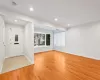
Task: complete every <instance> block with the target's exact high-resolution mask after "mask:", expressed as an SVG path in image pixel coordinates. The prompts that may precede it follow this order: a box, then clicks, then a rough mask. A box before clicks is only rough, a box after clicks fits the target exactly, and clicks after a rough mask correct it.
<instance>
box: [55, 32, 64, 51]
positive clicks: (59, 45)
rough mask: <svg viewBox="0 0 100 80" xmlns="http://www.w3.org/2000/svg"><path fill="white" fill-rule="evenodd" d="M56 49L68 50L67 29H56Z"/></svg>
mask: <svg viewBox="0 0 100 80" xmlns="http://www.w3.org/2000/svg"><path fill="white" fill-rule="evenodd" d="M54 50H57V51H61V52H66V31H65V30H64V31H62V30H60V31H54Z"/></svg>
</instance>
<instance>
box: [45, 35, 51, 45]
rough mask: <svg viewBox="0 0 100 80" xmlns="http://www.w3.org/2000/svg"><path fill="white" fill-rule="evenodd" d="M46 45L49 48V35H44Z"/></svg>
mask: <svg viewBox="0 0 100 80" xmlns="http://www.w3.org/2000/svg"><path fill="white" fill-rule="evenodd" d="M46 45H47V46H50V34H46Z"/></svg>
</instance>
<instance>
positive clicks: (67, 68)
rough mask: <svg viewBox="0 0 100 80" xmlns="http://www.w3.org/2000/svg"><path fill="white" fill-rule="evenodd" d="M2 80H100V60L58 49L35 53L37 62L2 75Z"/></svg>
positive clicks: (0, 76) (0, 79) (0, 77)
mask: <svg viewBox="0 0 100 80" xmlns="http://www.w3.org/2000/svg"><path fill="white" fill-rule="evenodd" d="M0 80H100V61H99V60H98V61H97V60H93V59H89V58H84V57H80V56H76V55H72V54H67V53H66V54H65V53H62V52H58V51H48V52H42V53H35V64H34V65H30V66H27V67H24V68H21V69H17V70H14V71H11V72H8V73H5V74H1V75H0Z"/></svg>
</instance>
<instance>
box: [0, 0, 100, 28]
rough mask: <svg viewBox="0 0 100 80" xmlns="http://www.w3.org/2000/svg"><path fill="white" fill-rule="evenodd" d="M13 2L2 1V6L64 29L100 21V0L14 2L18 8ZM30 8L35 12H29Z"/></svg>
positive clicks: (9, 0)
mask: <svg viewBox="0 0 100 80" xmlns="http://www.w3.org/2000/svg"><path fill="white" fill-rule="evenodd" d="M11 1H12V0H0V6H1V7H5V8H7V9H9V10H13V11H15V12H18V13H22V14H25V15H28V16H31V17H34V18H36V19H40V20H43V21H47V22H50V23H54V24H58V25H61V26H64V27H67V25H68V24H71V26H76V25H80V24H84V23H87V22H93V21H98V20H100V0H14V1H15V2H16V3H17V4H18V5H17V6H13V5H12V4H11ZM30 6H33V8H34V11H33V12H30V11H29V7H30ZM54 18H58V21H57V22H55V21H54Z"/></svg>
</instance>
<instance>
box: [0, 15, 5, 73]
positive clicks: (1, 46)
mask: <svg viewBox="0 0 100 80" xmlns="http://www.w3.org/2000/svg"><path fill="white" fill-rule="evenodd" d="M4 33H5V25H4V20H3V18H2V17H1V16H0V72H1V69H2V65H3V61H4V58H5V38H4V37H5V34H4Z"/></svg>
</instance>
